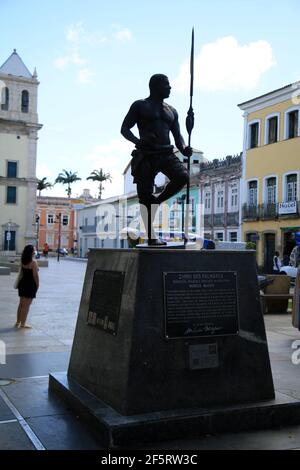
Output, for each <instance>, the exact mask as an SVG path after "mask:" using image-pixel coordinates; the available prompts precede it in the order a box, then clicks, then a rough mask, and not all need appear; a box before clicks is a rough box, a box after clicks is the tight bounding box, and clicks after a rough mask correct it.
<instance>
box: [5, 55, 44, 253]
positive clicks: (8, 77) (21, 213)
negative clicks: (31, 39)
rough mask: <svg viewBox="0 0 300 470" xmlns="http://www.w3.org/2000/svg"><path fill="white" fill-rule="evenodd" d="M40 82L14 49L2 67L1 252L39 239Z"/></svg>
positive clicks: (14, 249) (33, 242) (19, 249)
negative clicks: (37, 162)
mask: <svg viewBox="0 0 300 470" xmlns="http://www.w3.org/2000/svg"><path fill="white" fill-rule="evenodd" d="M38 85H39V82H38V80H37V73H36V70H35V71H34V73H33V74H31V73H30V72H29V70H28V69H27V67H26V66H25V65H24V63H23V62H22V59H21V58H20V56H19V55H18V54H17V52H16V50H14V52H13V53H12V54H11V55H10V57H9V58H8V59H7V60H6V61H5V62H4V64H3V65H2V66H1V67H0V100H1V102H0V252H1V251H5V252H8V250H9V251H16V252H21V251H22V250H23V248H24V246H25V245H26V244H29V243H32V244H35V242H36V229H35V206H36V184H37V179H36V154H37V139H38V131H39V130H40V129H41V127H42V125H41V124H39V123H38V115H37V93H38Z"/></svg>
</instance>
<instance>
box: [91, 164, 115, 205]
mask: <svg viewBox="0 0 300 470" xmlns="http://www.w3.org/2000/svg"><path fill="white" fill-rule="evenodd" d="M87 180H93V181H98V182H99V196H98V197H99V199H101V197H102V191H103V189H104V188H103V182H104V181H110V182H111V181H112V178H111V176H110V173H104V171H103V170H102V168H100V170H94V171H92V173H91V174H90V176H88V177H87Z"/></svg>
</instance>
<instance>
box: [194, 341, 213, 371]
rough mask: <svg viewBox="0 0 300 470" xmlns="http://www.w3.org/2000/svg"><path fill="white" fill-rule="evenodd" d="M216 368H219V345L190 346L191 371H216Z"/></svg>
mask: <svg viewBox="0 0 300 470" xmlns="http://www.w3.org/2000/svg"><path fill="white" fill-rule="evenodd" d="M216 367H219V355H218V345H217V343H213V344H193V345H189V368H190V369H191V370H198V369H214V368H216Z"/></svg>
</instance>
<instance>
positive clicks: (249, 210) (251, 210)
mask: <svg viewBox="0 0 300 470" xmlns="http://www.w3.org/2000/svg"><path fill="white" fill-rule="evenodd" d="M242 217H243V220H244V221H250V222H253V221H255V220H258V219H259V206H258V205H254V204H244V205H243V208H242Z"/></svg>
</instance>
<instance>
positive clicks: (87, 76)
mask: <svg viewBox="0 0 300 470" xmlns="http://www.w3.org/2000/svg"><path fill="white" fill-rule="evenodd" d="M94 75H95V73H94V72H93V71H92V70H91V69H88V68H85V69H80V70H79V71H78V74H77V82H78V83H91V82H92V77H94Z"/></svg>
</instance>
